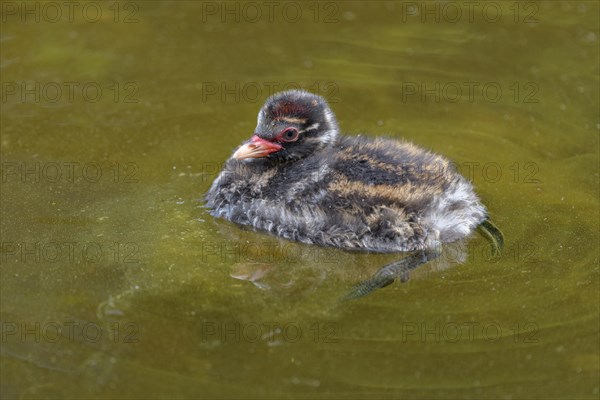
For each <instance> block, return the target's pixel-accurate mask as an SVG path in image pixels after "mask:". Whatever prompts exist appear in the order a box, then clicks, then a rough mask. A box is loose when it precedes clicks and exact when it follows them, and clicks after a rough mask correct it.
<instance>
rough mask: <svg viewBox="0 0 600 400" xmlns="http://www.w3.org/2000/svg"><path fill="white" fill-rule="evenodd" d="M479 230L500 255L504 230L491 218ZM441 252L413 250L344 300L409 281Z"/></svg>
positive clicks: (379, 271)
mask: <svg viewBox="0 0 600 400" xmlns="http://www.w3.org/2000/svg"><path fill="white" fill-rule="evenodd" d="M477 231H478V232H479V233H480V234H481V235H482V236H483V237H484V238H485V239H486V240H487V241H488V242H489V243H490V245H491V247H492V255H494V256H500V255H501V254H502V248H503V247H504V235H503V234H502V231H500V229H498V227H496V225H494V223H492V222H491V221H490V220H489V219H486V220H484V221H483V222H482V223H481V224H479V225H478V226H477ZM441 254H442V252H441V248H439V247H438V248H435V249H424V250H418V251H415V252H412V253H411V254H409V255H408V256H406V257H404V258H402V259H400V260H397V261H394V262H392V263H390V264H387V265H385V266H383V267H382V268H380V269H379V270H378V271H377V272H376V273H375V274H374V275H373V276H372V277H371V278H369V279H367V280H366V281H363V282H361V283H359V284H357V285H355V286H354V287H353V288H352V289H351V290H350V292H349V293H348V294H346V295H345V296H344V297H343V298H342V300H343V301H345V300H353V299H357V298H359V297H363V296H366V295H368V294H370V293H372V292H374V291H375V290H377V289H380V288H383V287H386V286H388V285H390V284H392V283H393V282H394V281H395V280H396V279H398V278H400V282H402V283H404V282H407V281H408V280H409V277H410V271H412V270H413V269H416V268H418V267H419V266H421V265H423V264H426V263H428V262H429V261H432V260H435V259H436V258H438V257H439V256H440V255H441Z"/></svg>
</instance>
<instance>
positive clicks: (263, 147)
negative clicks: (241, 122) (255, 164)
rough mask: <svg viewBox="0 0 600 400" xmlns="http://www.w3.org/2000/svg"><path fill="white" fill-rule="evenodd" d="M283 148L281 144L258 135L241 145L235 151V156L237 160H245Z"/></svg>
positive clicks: (263, 155)
mask: <svg viewBox="0 0 600 400" xmlns="http://www.w3.org/2000/svg"><path fill="white" fill-rule="evenodd" d="M281 149H283V147H282V146H281V145H280V144H277V143H273V142H269V141H268V140H265V139H263V138H260V137H258V136H256V135H254V136H252V138H251V139H250V143H246V144H244V145H242V146H240V148H239V149H237V150H236V152H235V153H233V156H232V157H233V158H235V159H236V160H245V159H246V158H260V157H265V156H267V155H269V154H271V153H274V152H276V151H279V150H281Z"/></svg>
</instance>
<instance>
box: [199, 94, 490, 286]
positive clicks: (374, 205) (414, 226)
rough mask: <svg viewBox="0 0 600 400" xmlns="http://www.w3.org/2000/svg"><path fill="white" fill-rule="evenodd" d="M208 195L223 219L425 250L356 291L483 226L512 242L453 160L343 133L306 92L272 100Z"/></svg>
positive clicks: (301, 236) (290, 235) (299, 237)
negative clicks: (493, 222)
mask: <svg viewBox="0 0 600 400" xmlns="http://www.w3.org/2000/svg"><path fill="white" fill-rule="evenodd" d="M206 200H207V207H208V208H209V209H210V210H211V214H212V215H213V216H216V217H222V218H225V219H228V220H230V221H232V222H235V223H238V224H241V225H250V226H252V227H254V228H256V229H259V230H263V231H268V232H271V233H273V234H276V235H279V236H281V237H284V238H286V239H291V240H296V241H300V242H304V243H310V244H318V245H323V246H333V247H339V248H343V249H362V250H368V251H376V252H417V254H416V255H413V256H412V258H411V257H407V258H406V259H405V260H404V262H400V263H393V264H390V265H389V266H386V267H384V268H383V269H382V270H380V273H378V274H379V278H377V279H376V281H375V282H370V283H369V284H368V285H367V286H369V285H371V286H373V285H374V287H370V286H369V287H362V288H359V289H358V293H355V294H356V295H363V294H366V293H367V292H370V291H371V290H373V289H374V288H375V286H376V287H382V286H385V285H387V284H389V283H391V281H393V279H394V278H395V277H396V276H397V275H398V271H404V272H406V270H407V268H408V269H412V268H414V267H415V266H416V265H419V264H422V263H423V262H426V261H428V260H430V259H432V258H434V257H435V255H436V254H438V251H437V249H438V248H439V245H440V244H441V243H444V242H453V241H456V240H459V239H462V238H465V237H467V236H468V235H470V234H471V232H472V231H473V230H474V229H475V228H477V227H478V226H479V225H480V224H482V223H483V226H484V227H486V228H487V231H485V232H487V235H488V236H489V237H491V238H494V240H497V241H499V242H501V240H502V239H501V236H499V235H501V234H500V233H499V231H497V230H496V229H495V228H494V227H493V225H491V224H489V223H487V221H486V218H487V212H486V209H485V207H484V206H483V204H481V202H480V200H479V199H478V197H477V195H476V194H475V193H474V191H473V187H472V185H471V183H470V182H469V181H467V180H466V179H465V178H464V177H462V176H461V175H460V174H459V173H458V172H457V171H456V170H455V169H454V168H453V166H452V164H451V163H450V162H449V161H448V160H447V159H446V158H444V157H442V156H439V155H437V154H434V153H432V152H429V151H427V150H424V149H421V148H419V147H417V146H415V145H413V144H411V143H408V142H404V141H397V140H390V139H382V138H374V139H373V138H367V137H364V136H344V135H341V134H340V132H339V128H338V124H337V121H336V118H335V116H334V114H333V112H332V111H331V109H330V107H329V105H328V104H327V102H326V101H325V100H324V99H323V98H322V97H320V96H317V95H315V94H312V93H309V92H305V91H300V90H290V91H285V92H281V93H277V94H275V95H273V96H271V97H270V98H269V99H268V100H267V101H266V103H265V104H264V106H263V107H262V108H261V110H260V112H259V113H258V124H257V126H256V129H255V131H254V135H253V136H252V138H251V139H250V140H249V141H247V142H246V143H244V144H242V145H241V146H240V147H239V148H238V149H237V150H236V151H235V152H234V153H233V155H232V156H231V158H229V160H227V162H226V163H225V165H224V168H223V170H222V171H221V173H220V174H219V176H218V177H217V178H216V179H215V181H214V182H213V184H212V186H211V188H210V190H209V191H208V193H207V195H206ZM499 244H500V245H501V243H499ZM407 260H408V261H407ZM407 263H408V264H407Z"/></svg>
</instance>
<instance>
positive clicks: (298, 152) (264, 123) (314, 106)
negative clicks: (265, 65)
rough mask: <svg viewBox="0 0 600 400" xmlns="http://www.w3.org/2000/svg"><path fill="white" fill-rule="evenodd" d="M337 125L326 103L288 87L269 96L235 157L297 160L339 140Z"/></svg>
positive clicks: (316, 97) (310, 94)
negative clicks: (251, 131) (253, 128)
mask: <svg viewBox="0 0 600 400" xmlns="http://www.w3.org/2000/svg"><path fill="white" fill-rule="evenodd" d="M337 136H338V126H337V122H336V119H335V115H334V114H333V112H332V111H331V108H329V105H328V104H327V102H326V101H325V100H324V99H323V98H322V97H321V96H317V95H316V94H312V93H309V92H306V91H303V90H288V91H285V92H280V93H276V94H274V95H273V96H271V97H269V98H268V99H267V101H266V102H265V104H264V105H263V107H262V108H261V109H260V111H259V113H258V122H257V125H256V129H255V130H254V135H253V136H252V137H251V138H250V140H248V141H247V142H245V143H244V144H242V146H240V147H239V148H238V149H237V150H236V151H235V153H233V156H232V158H234V159H237V160H253V159H269V160H272V161H275V162H278V161H289V160H298V159H301V158H304V157H307V156H308V155H310V154H312V153H314V152H316V151H321V150H323V149H325V148H327V147H328V146H330V145H331V144H333V143H334V142H335V141H336V138H337Z"/></svg>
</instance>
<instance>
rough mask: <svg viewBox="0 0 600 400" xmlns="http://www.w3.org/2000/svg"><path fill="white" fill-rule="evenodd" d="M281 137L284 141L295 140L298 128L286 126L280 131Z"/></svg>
mask: <svg viewBox="0 0 600 400" xmlns="http://www.w3.org/2000/svg"><path fill="white" fill-rule="evenodd" d="M281 139H282V140H284V141H286V142H295V141H296V140H298V130H297V129H294V128H288V129H286V130H285V131H283V132H282V133H281Z"/></svg>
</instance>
